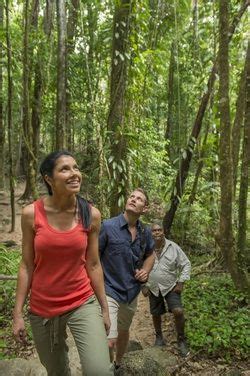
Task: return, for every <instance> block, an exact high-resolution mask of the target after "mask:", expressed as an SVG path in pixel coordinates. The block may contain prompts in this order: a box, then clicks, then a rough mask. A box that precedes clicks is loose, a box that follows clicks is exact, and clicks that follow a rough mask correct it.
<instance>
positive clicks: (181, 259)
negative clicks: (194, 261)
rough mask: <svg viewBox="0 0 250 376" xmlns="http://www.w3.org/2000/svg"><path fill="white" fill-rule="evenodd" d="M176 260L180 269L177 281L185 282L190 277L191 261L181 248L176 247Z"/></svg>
mask: <svg viewBox="0 0 250 376" xmlns="http://www.w3.org/2000/svg"><path fill="white" fill-rule="evenodd" d="M177 261H178V268H179V271H180V274H179V277H178V281H179V282H185V281H188V280H189V279H190V273H191V262H190V261H189V259H188V258H187V256H186V255H185V253H184V252H183V250H182V249H181V248H180V247H178V248H177Z"/></svg>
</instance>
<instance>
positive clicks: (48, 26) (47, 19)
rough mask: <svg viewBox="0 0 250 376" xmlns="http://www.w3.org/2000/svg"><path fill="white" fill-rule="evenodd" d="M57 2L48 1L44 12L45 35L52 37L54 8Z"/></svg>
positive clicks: (53, 0)
mask: <svg viewBox="0 0 250 376" xmlns="http://www.w3.org/2000/svg"><path fill="white" fill-rule="evenodd" d="M55 1H56V0H46V7H45V10H44V23H43V28H44V33H45V34H46V35H47V36H48V37H50V35H51V30H52V29H53V18H54V8H55Z"/></svg>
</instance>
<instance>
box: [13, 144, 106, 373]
mask: <svg viewBox="0 0 250 376" xmlns="http://www.w3.org/2000/svg"><path fill="white" fill-rule="evenodd" d="M40 172H41V174H42V177H43V179H44V182H45V184H46V186H47V189H48V193H49V195H48V196H46V197H44V198H41V199H40V200H37V201H35V202H34V203H33V204H31V205H28V206H26V207H25V208H24V209H23V213H22V222H21V223H22V233H23V242H22V243H23V244H22V260H21V263H20V268H19V273H18V282H17V292H16V304H15V308H14V312H13V332H14V335H15V337H16V340H17V341H19V342H23V341H25V335H26V333H25V326H24V320H23V316H22V311H23V306H24V303H25V299H26V297H27V295H28V293H29V292H30V314H29V316H30V323H31V328H32V332H33V338H34V342H35V345H36V349H37V352H38V354H39V358H40V361H41V363H42V364H43V365H44V367H45V368H46V369H47V372H48V375H49V376H57V375H58V376H64V375H70V368H69V360H68V348H67V345H66V342H65V339H66V337H67V335H66V325H67V326H68V327H69V329H70V331H71V333H72V335H73V337H74V340H75V343H76V346H77V349H78V352H79V356H80V361H81V365H82V370H83V372H84V375H87V376H100V375H101V376H103V375H112V374H113V372H112V366H111V365H110V361H109V352H108V345H107V339H106V333H105V329H106V332H107V333H108V331H109V327H110V321H109V315H108V306H107V301H106V296H105V291H104V283H103V273H102V268H101V264H100V260H99V254H98V233H99V228H100V212H99V211H98V210H97V209H96V208H94V207H93V206H90V205H89V204H88V203H87V201H86V200H84V199H83V198H81V197H80V196H79V195H78V193H79V191H80V186H81V181H82V176H81V173H80V171H79V168H78V166H77V163H76V161H75V159H74V158H73V156H72V155H71V154H70V153H69V152H67V151H58V152H53V153H51V154H49V155H48V156H47V157H46V158H45V160H44V161H43V163H42V164H41V167H40ZM94 294H95V295H94ZM95 296H96V297H97V299H98V301H99V304H100V307H101V311H102V314H101V312H100V307H99V306H98V304H97V302H96V300H95ZM104 327H105V328H104ZM96 350H97V351H96Z"/></svg>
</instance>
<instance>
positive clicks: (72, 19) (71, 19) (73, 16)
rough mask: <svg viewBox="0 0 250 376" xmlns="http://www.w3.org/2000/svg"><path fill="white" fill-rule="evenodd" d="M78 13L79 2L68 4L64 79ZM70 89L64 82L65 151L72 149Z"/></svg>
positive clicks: (71, 51) (67, 83)
mask: <svg viewBox="0 0 250 376" xmlns="http://www.w3.org/2000/svg"><path fill="white" fill-rule="evenodd" d="M78 11H79V0H71V3H70V4H69V16H68V23H67V52H66V77H69V65H70V57H71V55H72V54H73V52H74V48H75V39H74V37H75V33H76V26H77V19H78ZM71 97H72V95H71V87H70V82H69V80H66V142H67V149H68V150H72V147H73V137H72V135H73V131H72V130H73V115H72V109H71Z"/></svg>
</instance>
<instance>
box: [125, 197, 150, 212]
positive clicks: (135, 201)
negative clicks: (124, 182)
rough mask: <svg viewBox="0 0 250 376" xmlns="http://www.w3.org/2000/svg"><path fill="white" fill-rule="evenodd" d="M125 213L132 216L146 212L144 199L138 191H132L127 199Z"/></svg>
mask: <svg viewBox="0 0 250 376" xmlns="http://www.w3.org/2000/svg"><path fill="white" fill-rule="evenodd" d="M125 211H126V212H131V213H134V214H138V215H141V214H144V213H145V212H146V211H147V205H146V197H145V195H144V194H143V193H142V192H140V191H134V192H132V193H131V195H130V196H129V198H128V199H127V202H126V205H125Z"/></svg>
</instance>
